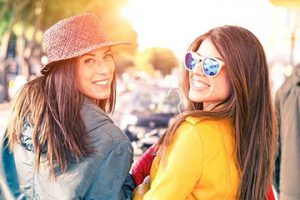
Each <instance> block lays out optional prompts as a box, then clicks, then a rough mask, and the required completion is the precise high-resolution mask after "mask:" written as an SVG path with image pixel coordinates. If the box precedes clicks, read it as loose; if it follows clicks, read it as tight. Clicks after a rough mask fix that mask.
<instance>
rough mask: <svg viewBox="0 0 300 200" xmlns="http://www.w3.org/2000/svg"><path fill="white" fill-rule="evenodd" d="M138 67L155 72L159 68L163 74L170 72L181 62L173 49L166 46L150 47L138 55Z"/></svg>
mask: <svg viewBox="0 0 300 200" xmlns="http://www.w3.org/2000/svg"><path fill="white" fill-rule="evenodd" d="M136 63H137V69H138V70H141V71H145V72H148V73H151V74H153V73H154V71H155V70H159V71H160V72H161V73H162V75H163V76H165V75H167V74H170V73H171V70H172V69H173V68H174V67H177V66H178V64H179V62H178V60H177V58H176V56H175V55H174V53H173V51H172V50H170V49H166V48H159V47H154V48H149V49H146V50H145V51H144V52H140V53H138V54H137V55H136Z"/></svg>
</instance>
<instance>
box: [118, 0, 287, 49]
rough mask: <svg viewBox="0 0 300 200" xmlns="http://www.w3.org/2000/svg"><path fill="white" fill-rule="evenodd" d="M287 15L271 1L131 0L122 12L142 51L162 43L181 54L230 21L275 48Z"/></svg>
mask: <svg viewBox="0 0 300 200" xmlns="http://www.w3.org/2000/svg"><path fill="white" fill-rule="evenodd" d="M285 14H286V12H285V9H284V8H280V7H275V6H272V5H271V4H270V3H269V1H268V0H179V1H174V0H163V1H162V0H151V1H149V0H130V1H129V3H128V5H127V7H125V8H124V10H123V11H122V16H123V17H125V18H126V19H128V20H129V21H130V22H131V24H132V26H133V27H134V29H135V30H136V31H137V33H138V45H139V49H140V50H143V49H145V48H149V47H154V46H160V47H165V48H170V49H172V50H173V51H174V52H175V53H176V54H177V55H178V54H179V55H180V54H182V53H183V52H184V51H185V50H186V48H187V47H188V45H189V44H190V43H191V42H192V41H193V39H195V38H196V37H197V36H198V35H200V34H202V33H204V32H205V31H207V30H209V29H210V28H213V27H215V26H220V25H226V24H228V25H239V26H243V27H245V28H247V29H249V30H250V31H252V32H253V33H254V34H255V35H257V36H258V37H259V39H260V40H261V42H262V43H263V44H264V45H265V47H266V48H270V49H272V48H273V46H272V45H274V44H272V42H273V41H274V39H276V38H274V37H272V36H271V35H272V34H274V33H277V34H278V31H277V29H279V28H278V26H279V27H282V26H284V25H285V23H286V21H285V20H284V19H285V17H284V16H285ZM274 21H275V22H276V23H274ZM276 27H277V28H276ZM281 29H282V28H281Z"/></svg>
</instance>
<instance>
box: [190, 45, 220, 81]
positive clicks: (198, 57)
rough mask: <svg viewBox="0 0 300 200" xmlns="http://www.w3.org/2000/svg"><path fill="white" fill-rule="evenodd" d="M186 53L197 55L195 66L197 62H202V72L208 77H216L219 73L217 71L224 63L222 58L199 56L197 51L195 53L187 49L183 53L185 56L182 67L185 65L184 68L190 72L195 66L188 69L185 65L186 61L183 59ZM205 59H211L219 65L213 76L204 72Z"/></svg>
mask: <svg viewBox="0 0 300 200" xmlns="http://www.w3.org/2000/svg"><path fill="white" fill-rule="evenodd" d="M188 53H190V54H192V55H196V56H197V57H196V64H195V67H196V66H197V65H198V64H199V63H201V62H202V67H201V69H202V72H203V74H204V75H205V76H207V77H209V78H213V77H216V76H217V75H218V74H219V72H220V71H221V69H222V67H223V66H224V65H225V63H224V61H222V60H220V59H218V58H215V57H212V56H201V55H200V54H199V53H197V52H195V51H187V52H186V53H185V57H184V67H185V69H186V70H188V71H190V72H193V71H194V69H195V67H193V69H190V68H188V67H187V65H186V61H185V60H186V55H187V54H188ZM206 59H213V60H215V61H217V62H218V63H219V65H220V67H219V69H218V71H217V73H216V74H215V75H213V76H211V75H207V74H206V73H205V70H204V65H203V62H204V61H205V60H206Z"/></svg>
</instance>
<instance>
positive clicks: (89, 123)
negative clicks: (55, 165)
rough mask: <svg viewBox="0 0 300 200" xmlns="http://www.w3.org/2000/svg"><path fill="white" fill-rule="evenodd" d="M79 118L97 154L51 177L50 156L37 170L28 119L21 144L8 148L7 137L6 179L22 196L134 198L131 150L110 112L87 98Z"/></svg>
mask: <svg viewBox="0 0 300 200" xmlns="http://www.w3.org/2000/svg"><path fill="white" fill-rule="evenodd" d="M81 117H82V119H83V121H84V123H85V127H86V131H87V133H88V135H89V137H90V141H91V145H92V147H93V148H94V150H95V153H94V154H92V155H90V156H88V157H86V158H84V159H83V160H82V161H80V162H79V163H75V162H74V163H71V164H70V166H69V168H68V170H67V171H66V172H65V173H63V174H59V175H58V176H56V179H51V178H49V172H50V170H49V167H48V162H46V160H44V161H41V164H40V168H39V171H36V170H35V167H34V166H35V156H36V155H35V153H34V151H33V148H32V147H33V143H32V131H33V129H32V127H31V126H30V124H28V123H24V126H23V129H22V132H21V138H20V144H19V145H18V146H17V147H16V149H15V150H14V152H9V150H8V148H7V147H6V143H7V140H4V144H3V145H4V146H3V148H2V152H1V153H2V162H3V163H2V165H3V166H2V167H3V172H4V173H3V174H4V178H5V179H6V182H7V184H8V186H9V188H10V190H11V191H12V193H13V194H14V196H15V197H16V198H18V199H22V198H23V199H37V200H48V199H54V200H56V199H57V200H69V199H86V200H89V199H95V200H96V199H97V200H98V199H99V200H101V199H105V200H123V199H124V200H125V199H126V200H127V199H131V198H132V190H133V188H134V186H135V185H134V182H133V180H132V177H131V175H130V174H129V170H130V167H131V164H132V161H133V158H132V157H133V149H132V146H131V144H130V141H129V140H128V138H127V137H126V135H125V134H124V133H123V132H122V131H121V130H120V129H119V128H118V127H117V126H115V125H114V123H113V121H112V120H111V119H110V118H109V116H108V115H107V114H106V113H105V112H103V111H102V110H101V109H100V108H98V107H97V106H96V105H95V104H93V103H92V102H90V101H89V100H87V99H86V100H85V101H84V103H83V104H82V108H81Z"/></svg>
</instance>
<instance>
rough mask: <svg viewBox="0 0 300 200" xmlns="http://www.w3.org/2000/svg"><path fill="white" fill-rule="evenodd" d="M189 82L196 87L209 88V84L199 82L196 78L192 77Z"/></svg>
mask: <svg viewBox="0 0 300 200" xmlns="http://www.w3.org/2000/svg"><path fill="white" fill-rule="evenodd" d="M191 82H192V85H193V86H194V87H195V88H198V89H205V88H209V85H208V84H206V83H203V82H201V81H198V80H195V79H193V80H192V81H191Z"/></svg>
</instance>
